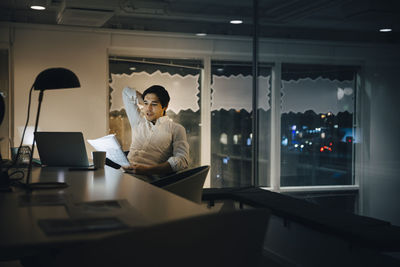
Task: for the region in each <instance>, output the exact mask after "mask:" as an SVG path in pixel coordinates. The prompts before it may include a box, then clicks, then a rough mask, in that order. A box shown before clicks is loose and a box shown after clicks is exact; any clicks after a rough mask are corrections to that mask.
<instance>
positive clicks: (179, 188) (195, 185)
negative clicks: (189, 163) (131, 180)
mask: <svg viewBox="0 0 400 267" xmlns="http://www.w3.org/2000/svg"><path fill="white" fill-rule="evenodd" d="M209 169H210V166H208V165H205V166H200V167H196V168H192V169H187V170H183V171H180V172H176V173H174V174H171V175H168V176H165V177H163V178H161V179H159V180H156V181H154V182H151V184H152V185H155V186H158V187H161V188H163V189H165V190H167V191H169V192H171V193H174V194H176V195H179V196H181V197H184V198H186V199H189V200H191V201H193V202H196V203H201V196H202V192H203V185H204V181H205V180H206V177H207V174H208V170H209Z"/></svg>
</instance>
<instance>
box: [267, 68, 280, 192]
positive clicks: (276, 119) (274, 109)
mask: <svg viewBox="0 0 400 267" xmlns="http://www.w3.org/2000/svg"><path fill="white" fill-rule="evenodd" d="M281 67H282V63H281V62H276V63H275V65H274V66H273V67H272V70H271V151H270V153H271V156H270V159H271V165H270V166H271V167H270V171H271V175H270V177H271V189H272V191H277V192H279V191H280V183H281V182H280V181H281V104H280V103H281Z"/></svg>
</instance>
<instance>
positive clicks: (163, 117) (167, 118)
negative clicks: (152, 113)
mask: <svg viewBox="0 0 400 267" xmlns="http://www.w3.org/2000/svg"><path fill="white" fill-rule="evenodd" d="M169 120H170V118H169V117H168V116H167V115H165V116H162V117H160V118H158V119H157V121H156V124H155V125H157V124H163V123H165V122H167V121H169Z"/></svg>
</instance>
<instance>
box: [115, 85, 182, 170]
mask: <svg viewBox="0 0 400 267" xmlns="http://www.w3.org/2000/svg"><path fill="white" fill-rule="evenodd" d="M122 99H123V102H124V105H125V110H126V114H127V115H128V119H129V123H130V125H131V128H132V143H131V147H130V150H129V154H128V160H129V162H130V163H131V165H130V166H126V167H124V169H126V170H131V171H132V172H133V173H136V174H144V175H153V174H157V175H163V174H168V173H171V172H175V171H179V170H182V169H185V168H187V166H188V161H189V144H188V142H187V140H186V131H185V128H184V127H183V126H182V125H180V124H178V123H175V122H173V121H172V120H171V119H169V118H168V116H166V110H167V108H168V103H169V100H170V97H169V94H168V92H167V91H166V90H165V88H164V87H162V86H160V85H153V86H151V87H149V88H147V89H146V90H145V91H144V92H143V95H142V94H140V93H139V92H138V91H136V90H134V89H131V88H129V87H126V88H124V90H123V92H122ZM138 104H141V105H143V109H142V113H143V114H141V112H140V109H139V105H138Z"/></svg>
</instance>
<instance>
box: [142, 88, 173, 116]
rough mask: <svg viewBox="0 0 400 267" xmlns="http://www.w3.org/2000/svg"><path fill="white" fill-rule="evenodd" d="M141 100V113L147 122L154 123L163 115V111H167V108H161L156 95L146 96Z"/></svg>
mask: <svg viewBox="0 0 400 267" xmlns="http://www.w3.org/2000/svg"><path fill="white" fill-rule="evenodd" d="M143 100H144V106H143V111H144V115H145V117H146V119H147V120H148V121H151V122H153V123H155V122H156V120H157V119H158V118H160V117H162V116H163V115H164V111H165V110H167V107H168V106H166V107H164V108H163V107H162V106H161V103H160V101H159V100H158V97H157V95H156V94H152V93H151V94H147V95H146V96H145V97H144V99H143Z"/></svg>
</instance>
